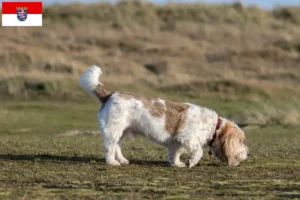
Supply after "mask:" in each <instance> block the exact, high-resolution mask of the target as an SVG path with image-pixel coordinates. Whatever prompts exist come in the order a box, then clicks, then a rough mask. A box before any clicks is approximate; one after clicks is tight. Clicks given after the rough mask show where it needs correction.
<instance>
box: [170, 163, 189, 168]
mask: <svg viewBox="0 0 300 200" xmlns="http://www.w3.org/2000/svg"><path fill="white" fill-rule="evenodd" d="M171 166H172V167H180V168H182V167H186V165H185V164H184V163H183V162H179V163H175V164H172V165H171Z"/></svg>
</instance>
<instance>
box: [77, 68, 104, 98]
mask: <svg viewBox="0 0 300 200" xmlns="http://www.w3.org/2000/svg"><path fill="white" fill-rule="evenodd" d="M101 74H102V71H101V69H100V67H98V66H92V67H90V68H89V69H88V70H86V72H84V74H83V75H82V76H81V77H80V80H79V86H80V87H81V88H82V89H84V90H85V91H87V92H88V93H89V94H91V95H92V94H93V91H94V89H95V88H96V87H97V86H98V85H99V84H101V83H100V82H99V78H100V76H101Z"/></svg>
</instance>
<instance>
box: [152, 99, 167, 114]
mask: <svg viewBox="0 0 300 200" xmlns="http://www.w3.org/2000/svg"><path fill="white" fill-rule="evenodd" d="M149 112H150V114H151V115H152V116H153V117H163V116H164V114H165V105H164V104H162V103H160V102H158V101H155V102H154V103H153V102H152V103H151V105H150V108H149Z"/></svg>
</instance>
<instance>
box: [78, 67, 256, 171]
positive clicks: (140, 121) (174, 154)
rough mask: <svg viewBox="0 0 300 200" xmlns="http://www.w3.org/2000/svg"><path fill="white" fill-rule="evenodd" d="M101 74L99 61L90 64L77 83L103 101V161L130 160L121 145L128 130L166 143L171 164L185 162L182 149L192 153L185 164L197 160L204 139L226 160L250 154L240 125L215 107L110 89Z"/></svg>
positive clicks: (234, 163)
mask: <svg viewBox="0 0 300 200" xmlns="http://www.w3.org/2000/svg"><path fill="white" fill-rule="evenodd" d="M101 74H102V72H101V69H100V68H99V67H97V66H92V67H90V68H89V69H88V70H87V71H86V72H85V73H84V74H83V75H82V76H81V78H80V81H79V85H80V86H81V87H82V88H83V89H84V90H86V91H87V92H89V93H90V94H92V95H94V96H96V97H97V98H98V99H99V100H100V101H101V102H102V104H103V105H102V108H101V109H100V111H99V112H98V122H99V126H100V131H101V133H102V135H103V137H104V147H105V152H106V162H107V164H108V165H120V164H129V161H128V160H127V159H126V158H125V157H124V156H123V154H122V151H121V147H120V142H121V141H122V139H123V138H124V136H126V135H129V134H131V135H134V136H138V135H141V136H144V137H146V138H148V139H150V140H152V141H154V142H155V143H158V144H160V145H163V146H165V147H167V148H168V160H169V162H170V165H171V166H176V167H185V164H184V163H183V162H181V161H180V156H181V154H182V153H184V152H186V151H187V152H188V153H189V154H190V155H191V156H190V159H189V167H193V166H194V165H196V164H197V163H198V162H199V160H200V159H201V157H202V155H203V149H202V148H203V147H204V146H205V145H208V146H210V153H213V154H214V155H215V156H216V157H218V158H219V159H220V160H221V161H223V162H225V163H226V164H228V165H229V166H237V165H238V164H239V163H240V162H241V161H243V160H246V159H247V157H248V155H249V154H250V153H249V150H248V147H247V146H246V145H245V144H244V143H243V141H244V139H245V135H244V133H243V131H242V130H241V129H240V128H239V127H238V126H237V125H236V124H234V123H233V122H230V121H228V120H226V119H224V118H221V117H218V115H217V113H216V112H214V111H212V110H210V109H207V108H203V107H200V106H197V105H194V104H191V103H175V102H171V101H166V100H163V99H159V98H156V99H155V98H146V97H142V96H138V95H133V94H129V93H121V92H110V91H108V90H106V89H105V88H104V86H103V84H102V83H100V82H99V77H100V75H101Z"/></svg>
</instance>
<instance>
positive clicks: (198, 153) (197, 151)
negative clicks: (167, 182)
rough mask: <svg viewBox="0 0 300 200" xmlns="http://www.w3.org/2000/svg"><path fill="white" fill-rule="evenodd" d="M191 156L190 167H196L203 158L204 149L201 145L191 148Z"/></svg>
mask: <svg viewBox="0 0 300 200" xmlns="http://www.w3.org/2000/svg"><path fill="white" fill-rule="evenodd" d="M190 153H191V158H190V159H189V168H192V167H194V166H195V165H196V164H197V163H198V162H199V161H200V159H201V158H202V155H203V150H202V147H201V146H200V145H197V146H195V147H193V148H191V149H190Z"/></svg>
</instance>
